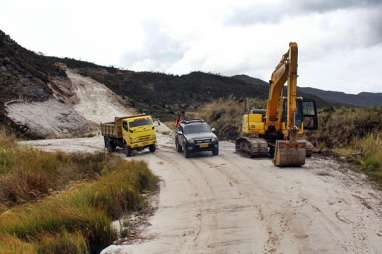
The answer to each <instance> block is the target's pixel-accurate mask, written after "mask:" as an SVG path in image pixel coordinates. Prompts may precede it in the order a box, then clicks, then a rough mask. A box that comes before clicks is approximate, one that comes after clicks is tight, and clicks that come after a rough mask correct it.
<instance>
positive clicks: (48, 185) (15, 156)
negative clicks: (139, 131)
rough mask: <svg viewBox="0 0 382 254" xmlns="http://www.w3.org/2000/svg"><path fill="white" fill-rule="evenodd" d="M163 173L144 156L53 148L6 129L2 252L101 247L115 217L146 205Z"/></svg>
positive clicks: (2, 139) (1, 140) (1, 149)
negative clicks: (18, 140)
mask: <svg viewBox="0 0 382 254" xmlns="http://www.w3.org/2000/svg"><path fill="white" fill-rule="evenodd" d="M157 181H158V179H157V178H156V177H155V176H154V175H152V173H151V172H150V170H149V169H148V168H147V165H146V164H145V163H144V162H128V161H126V160H123V159H121V158H119V157H115V156H109V155H105V154H103V153H98V154H65V153H60V152H59V153H48V152H42V151H38V150H35V149H32V148H27V147H23V146H18V145H16V144H15V140H14V139H13V138H11V136H10V135H5V133H4V132H2V133H1V134H0V213H1V214H0V253H47V254H48V253H49V254H50V253H64V254H69V253H70V254H72V253H99V251H100V250H102V249H103V248H104V247H106V246H108V245H109V244H111V243H112V241H113V240H115V239H116V237H117V235H116V232H115V231H114V229H112V228H111V222H112V220H114V219H118V218H120V217H121V216H122V215H123V214H125V213H128V212H131V211H139V210H141V209H143V208H144V207H145V206H146V205H147V203H146V199H145V197H144V194H145V193H149V192H152V191H154V190H156V187H157Z"/></svg>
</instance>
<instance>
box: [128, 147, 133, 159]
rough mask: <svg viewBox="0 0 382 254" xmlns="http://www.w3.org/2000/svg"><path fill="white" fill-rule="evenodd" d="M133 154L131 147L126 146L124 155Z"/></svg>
mask: <svg viewBox="0 0 382 254" xmlns="http://www.w3.org/2000/svg"><path fill="white" fill-rule="evenodd" d="M132 155H133V149H131V148H127V150H126V156H127V157H131V156H132Z"/></svg>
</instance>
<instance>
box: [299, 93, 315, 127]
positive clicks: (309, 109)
mask: <svg viewBox="0 0 382 254" xmlns="http://www.w3.org/2000/svg"><path fill="white" fill-rule="evenodd" d="M301 104H302V112H303V123H304V130H317V129H318V117H317V106H316V102H315V101H314V100H311V99H304V100H302V103H301Z"/></svg>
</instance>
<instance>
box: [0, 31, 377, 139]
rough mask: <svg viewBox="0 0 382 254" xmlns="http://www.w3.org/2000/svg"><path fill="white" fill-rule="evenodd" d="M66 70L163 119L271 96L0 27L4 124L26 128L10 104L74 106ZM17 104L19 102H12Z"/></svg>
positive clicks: (262, 86)
mask: <svg viewBox="0 0 382 254" xmlns="http://www.w3.org/2000/svg"><path fill="white" fill-rule="evenodd" d="M67 71H71V72H74V73H78V74H79V75H82V76H87V77H89V78H91V79H92V80H93V81H92V80H88V81H87V82H88V83H94V82H98V83H99V84H101V85H106V86H107V88H108V89H110V90H111V91H112V92H114V93H115V94H117V95H120V97H121V98H122V103H125V104H126V105H130V106H132V107H135V108H137V109H139V110H141V111H144V112H148V113H151V114H153V115H154V116H156V117H159V118H160V119H161V120H164V121H165V120H170V119H171V120H172V119H174V116H175V114H176V113H177V112H179V111H182V110H187V111H189V110H194V109H195V108H197V107H199V106H201V105H204V104H205V103H207V102H211V101H215V100H217V99H219V98H237V99H241V98H245V97H249V98H255V99H256V98H257V99H259V100H264V99H266V98H267V95H268V83H267V82H265V81H263V80H260V79H256V78H253V77H250V76H246V75H236V76H232V77H226V76H221V75H217V74H212V73H204V72H192V73H189V74H186V75H170V74H164V73H154V72H134V71H129V70H120V69H117V68H113V67H104V66H99V65H96V64H93V63H89V62H84V61H78V60H74V59H69V58H57V57H47V56H42V55H39V54H36V53H34V52H32V51H29V50H27V49H25V48H23V47H21V46H20V45H18V44H17V43H16V42H15V41H13V40H12V39H11V38H10V37H9V36H8V35H6V34H5V33H3V32H1V31H0V123H2V124H4V123H5V124H7V125H12V126H20V125H21V126H22V124H20V123H17V121H16V120H15V119H10V117H9V116H10V115H11V114H10V113H9V112H6V109H7V108H8V109H14V108H16V110H15V111H14V113H15V114H16V115H20V114H23V112H26V111H25V110H24V109H28V112H29V111H30V110H29V109H31V108H33V107H29V105H23V107H19V106H18V104H19V103H37V102H44V103H45V104H44V107H46V108H50V106H49V105H52V103H53V104H54V108H57V109H58V108H60V107H61V106H60V105H62V107H64V106H65V107H69V108H72V107H73V105H75V104H76V103H78V100H79V99H78V98H77V96H76V93H75V92H74V91H75V90H76V89H77V88H76V84H74V83H75V82H72V80H71V79H70V78H69V77H68V75H67ZM77 85H78V84H77ZM299 94H300V95H302V96H304V97H305V98H313V99H315V100H316V101H317V102H318V104H319V106H331V105H334V106H336V105H344V104H346V105H356V106H373V105H382V100H381V94H372V93H361V94H358V95H349V94H344V93H339V92H328V91H322V90H319V89H313V88H299ZM52 100H53V101H52ZM46 101H49V103H46ZM14 103H16V104H17V105H16V106H13V105H12V104H14ZM60 103H61V104H60ZM9 105H11V106H9ZM64 111H66V109H65V110H64ZM56 114H57V116H54V117H53V119H51V120H53V121H55V120H54V119H59V120H60V121H61V122H65V121H72V120H73V119H76V120H75V121H82V120H81V118H80V117H78V116H77V115H76V113H75V112H74V111H71V113H70V114H69V117H68V114H65V112H63V111H59V110H57V112H56ZM49 121H50V120H49ZM74 126H75V125H74ZM65 128H66V127H65V126H61V127H57V128H56V129H58V132H60V131H63V132H68V131H69V132H70V130H66V129H65ZM69 129H70V128H69ZM85 129H86V128H85Z"/></svg>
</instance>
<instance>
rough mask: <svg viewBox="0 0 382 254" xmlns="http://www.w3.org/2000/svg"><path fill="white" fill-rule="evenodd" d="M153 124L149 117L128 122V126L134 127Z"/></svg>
mask: <svg viewBox="0 0 382 254" xmlns="http://www.w3.org/2000/svg"><path fill="white" fill-rule="evenodd" d="M152 124H153V121H152V120H151V119H149V118H146V119H144V118H142V119H135V120H133V121H131V122H129V127H130V128H134V127H139V126H143V125H152Z"/></svg>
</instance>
